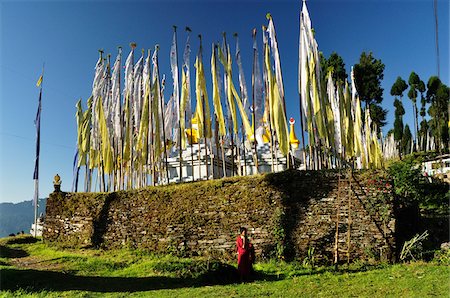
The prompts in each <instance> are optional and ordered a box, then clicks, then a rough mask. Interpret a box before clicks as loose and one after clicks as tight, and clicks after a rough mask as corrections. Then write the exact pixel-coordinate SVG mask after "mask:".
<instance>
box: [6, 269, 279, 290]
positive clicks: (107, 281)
mask: <svg viewBox="0 0 450 298" xmlns="http://www.w3.org/2000/svg"><path fill="white" fill-rule="evenodd" d="M279 279H280V278H279V277H277V276H276V275H268V274H265V273H263V272H256V273H255V274H254V275H253V277H252V279H251V280H249V281H256V280H265V281H273V280H279ZM238 282H239V278H238V274H237V272H236V268H235V267H233V266H231V265H227V264H221V266H220V267H219V268H217V269H216V270H214V271H209V272H206V273H204V274H201V275H199V276H197V277H195V278H194V277H189V278H180V277H166V276H152V277H109V276H108V277H100V276H80V275H75V274H74V273H65V272H56V271H44V270H32V269H26V270H18V269H15V268H3V269H2V285H1V288H2V290H10V291H16V290H19V289H22V290H25V291H29V292H39V291H90V292H103V293H108V292H139V291H152V290H162V289H178V288H185V287H203V286H213V285H227V284H234V283H238Z"/></svg>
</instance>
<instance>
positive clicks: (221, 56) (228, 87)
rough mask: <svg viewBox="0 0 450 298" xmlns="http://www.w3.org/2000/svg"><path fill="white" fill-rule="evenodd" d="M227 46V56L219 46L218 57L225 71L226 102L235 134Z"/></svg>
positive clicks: (234, 116)
mask: <svg viewBox="0 0 450 298" xmlns="http://www.w3.org/2000/svg"><path fill="white" fill-rule="evenodd" d="M229 52H230V50H229V48H228V53H227V57H226V58H225V55H224V53H223V52H222V50H221V48H220V47H219V59H220V62H221V63H222V65H223V67H224V68H225V73H226V77H225V79H226V82H225V83H226V90H227V94H226V95H227V102H228V109H229V111H228V113H230V114H231V121H232V126H233V132H234V133H235V134H236V133H237V132H238V127H239V126H238V122H237V115H236V104H235V102H234V100H233V93H232V91H231V89H232V87H231V86H232V85H233V79H232V77H231V76H232V73H231V56H230V55H229Z"/></svg>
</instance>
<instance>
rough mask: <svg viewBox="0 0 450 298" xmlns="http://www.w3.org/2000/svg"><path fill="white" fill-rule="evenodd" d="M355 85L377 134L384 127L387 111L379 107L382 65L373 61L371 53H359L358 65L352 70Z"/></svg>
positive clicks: (379, 61) (377, 61)
mask: <svg viewBox="0 0 450 298" xmlns="http://www.w3.org/2000/svg"><path fill="white" fill-rule="evenodd" d="M353 71H354V76H355V85H356V90H357V91H358V94H359V97H360V99H361V101H363V102H365V106H366V108H369V109H370V117H371V118H372V121H373V123H376V125H377V128H378V133H379V132H380V130H381V127H383V126H384V125H386V114H387V111H386V110H384V109H383V108H382V107H381V105H380V104H381V102H382V101H383V88H381V80H383V77H384V74H383V72H384V64H383V62H381V60H380V59H375V58H374V57H373V55H372V52H370V53H369V54H367V53H366V52H362V53H361V57H360V58H359V63H358V64H355V66H354V68H353Z"/></svg>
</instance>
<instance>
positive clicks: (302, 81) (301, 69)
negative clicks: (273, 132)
mask: <svg viewBox="0 0 450 298" xmlns="http://www.w3.org/2000/svg"><path fill="white" fill-rule="evenodd" d="M303 5H305V2H304V1H303ZM303 9H306V6H305V7H304V8H302V11H301V12H300V34H299V46H298V97H299V104H300V128H301V131H302V146H303V162H304V164H305V169H308V168H309V163H307V162H306V147H305V130H304V127H306V122H305V118H306V115H307V112H306V111H307V108H306V82H307V78H306V68H305V67H306V63H307V56H306V55H307V45H306V42H307V40H306V28H305V24H304V22H305V20H304V18H305V16H304V15H303ZM310 146H311V145H310Z"/></svg>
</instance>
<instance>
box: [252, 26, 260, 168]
mask: <svg viewBox="0 0 450 298" xmlns="http://www.w3.org/2000/svg"><path fill="white" fill-rule="evenodd" d="M252 38H253V42H254V43H255V41H256V28H253V30H252ZM256 59H257V57H256V48H253V66H252V118H253V150H254V155H253V161H254V163H255V171H256V174H258V173H259V170H258V150H257V143H256V114H255V91H256V90H255V75H256V74H255V71H256V70H255V67H256Z"/></svg>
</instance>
